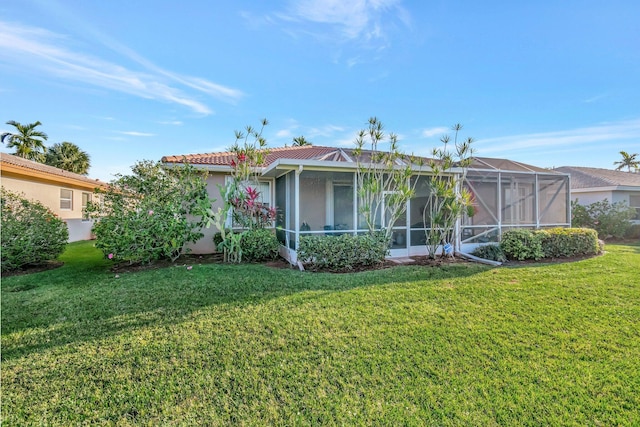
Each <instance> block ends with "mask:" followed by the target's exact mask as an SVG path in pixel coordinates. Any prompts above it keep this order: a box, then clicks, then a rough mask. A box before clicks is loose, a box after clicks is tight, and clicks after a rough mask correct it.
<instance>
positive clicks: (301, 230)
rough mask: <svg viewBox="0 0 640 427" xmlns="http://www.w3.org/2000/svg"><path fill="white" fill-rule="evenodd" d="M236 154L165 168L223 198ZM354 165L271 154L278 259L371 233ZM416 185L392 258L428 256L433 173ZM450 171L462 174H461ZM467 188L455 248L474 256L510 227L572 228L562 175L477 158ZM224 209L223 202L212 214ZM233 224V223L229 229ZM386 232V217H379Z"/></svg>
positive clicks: (265, 193) (302, 149) (265, 196)
mask: <svg viewBox="0 0 640 427" xmlns="http://www.w3.org/2000/svg"><path fill="white" fill-rule="evenodd" d="M234 159H235V155H234V154H233V153H206V154H190V155H185V156H182V155H178V156H165V157H163V158H162V162H163V163H164V164H165V165H167V166H168V167H170V166H172V165H180V164H183V163H188V164H191V165H193V166H195V167H196V168H202V169H206V170H208V171H209V172H210V174H209V178H208V187H207V188H208V191H209V195H210V196H211V197H212V198H217V199H220V193H219V189H218V186H219V185H224V184H225V182H226V179H228V178H226V177H228V176H229V173H230V171H231V166H230V163H231V162H232V160H234ZM356 170H357V162H356V160H355V157H354V153H353V151H352V150H349V149H343V148H336V147H322V146H313V145H311V146H296V147H279V148H272V149H270V150H269V154H268V155H267V157H266V161H265V164H264V165H263V166H262V168H261V170H260V190H261V193H262V202H263V203H265V204H266V205H268V206H276V207H277V210H278V215H277V219H276V223H275V226H276V235H277V237H278V239H279V241H280V243H281V244H282V251H281V254H282V255H283V256H284V257H285V258H287V259H288V260H289V261H291V262H295V261H296V259H297V258H296V248H297V245H298V241H299V238H300V237H301V236H304V235H311V234H322V235H336V234H343V233H358V232H362V231H364V230H365V229H366V226H365V224H364V223H363V222H364V221H363V220H362V218H361V216H360V215H359V213H358V198H357V191H354V190H355V189H357V186H358V183H357V175H356ZM414 171H415V173H414V176H413V178H412V179H416V180H418V182H417V185H416V187H415V188H416V193H415V195H414V197H413V198H412V199H411V200H410V201H409V202H408V203H407V206H406V213H405V214H404V215H403V216H402V217H401V218H400V219H399V220H398V221H397V222H396V223H395V225H394V226H393V237H392V243H391V249H390V255H391V256H394V257H395V256H409V255H425V254H426V253H427V252H426V246H425V240H426V238H425V224H424V221H423V210H424V208H425V205H426V203H427V200H428V195H429V192H428V191H429V190H428V176H429V173H430V169H429V168H428V167H426V166H422V167H420V166H416V167H415V168H414ZM452 173H453V174H454V175H455V174H460V173H461V171H460V170H454V171H452ZM464 185H466V186H467V187H468V188H469V190H470V191H471V192H472V193H473V195H474V210H475V214H474V215H473V216H472V217H469V218H463V219H462V220H461V221H459V223H458V224H457V225H456V230H457V233H456V235H455V236H454V238H453V240H454V241H453V242H451V243H453V244H454V246H455V248H456V249H457V250H461V251H463V252H470V251H472V250H473V249H474V248H475V247H476V246H478V245H481V244H483V243H487V242H497V241H498V240H499V238H500V236H501V235H502V233H503V232H504V231H505V230H508V229H512V228H521V227H523V228H543V227H567V226H569V225H570V218H571V213H570V189H569V176H568V175H567V174H565V173H561V172H557V171H551V170H547V169H542V168H537V167H535V166H530V165H525V164H522V163H518V162H514V161H510V160H506V159H492V158H484V157H476V158H474V159H473V164H472V165H471V167H470V168H469V169H468V173H467V176H466V180H465V183H464ZM221 206H222V202H221V201H220V200H218V201H217V202H216V204H215V205H214V210H217V208H218V207H221ZM229 225H230V224H229ZM380 226H381V227H385V217H384V215H382V217H381V218H380ZM203 232H205V237H204V238H203V239H202V240H200V241H199V242H197V243H196V244H195V245H194V246H192V250H193V251H194V252H195V253H206V252H212V251H213V250H214V246H213V242H212V237H213V234H214V233H215V232H216V230H203Z"/></svg>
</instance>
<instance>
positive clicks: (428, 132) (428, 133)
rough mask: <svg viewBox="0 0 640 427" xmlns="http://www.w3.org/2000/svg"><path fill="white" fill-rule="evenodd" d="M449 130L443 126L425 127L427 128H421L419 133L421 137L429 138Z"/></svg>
mask: <svg viewBox="0 0 640 427" xmlns="http://www.w3.org/2000/svg"><path fill="white" fill-rule="evenodd" d="M449 130H450V129H449V128H448V127H445V126H439V127H433V128H427V129H423V130H422V132H420V135H421V136H422V137H423V138H431V137H432V136H442V135H444V134H446V133H447V132H449Z"/></svg>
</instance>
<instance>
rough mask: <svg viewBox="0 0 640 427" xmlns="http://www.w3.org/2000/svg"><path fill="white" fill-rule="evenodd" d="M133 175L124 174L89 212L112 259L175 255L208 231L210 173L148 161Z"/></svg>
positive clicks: (135, 168) (100, 246)
mask: <svg viewBox="0 0 640 427" xmlns="http://www.w3.org/2000/svg"><path fill="white" fill-rule="evenodd" d="M132 171H133V174H132V175H125V176H122V175H118V177H117V179H116V180H114V181H112V182H111V184H110V186H109V188H108V189H107V190H105V191H100V192H99V193H100V199H101V201H102V202H101V203H91V202H89V204H88V206H87V209H86V212H87V214H88V215H89V216H90V217H91V218H94V219H96V220H97V221H96V223H95V224H94V227H93V232H94V234H95V235H96V247H97V248H98V249H100V250H101V251H102V252H103V254H104V255H105V256H106V257H108V258H109V259H113V260H114V261H119V262H128V263H130V264H134V263H149V262H152V261H155V260H160V259H169V260H171V261H175V260H176V259H177V258H178V257H179V256H180V255H181V254H182V253H184V252H185V251H186V250H187V249H186V248H185V246H186V244H187V243H189V242H196V241H197V240H198V239H200V238H201V237H202V236H203V234H202V233H201V232H200V229H201V228H202V227H204V226H207V225H208V221H209V220H210V219H211V217H212V214H213V212H212V210H211V199H209V197H208V195H207V190H206V182H205V176H204V175H203V173H202V172H199V171H197V170H195V169H194V168H193V167H191V166H185V167H176V168H171V169H165V168H163V167H162V165H161V164H160V163H159V162H150V161H142V162H138V163H137V164H135V165H134V166H133V167H132Z"/></svg>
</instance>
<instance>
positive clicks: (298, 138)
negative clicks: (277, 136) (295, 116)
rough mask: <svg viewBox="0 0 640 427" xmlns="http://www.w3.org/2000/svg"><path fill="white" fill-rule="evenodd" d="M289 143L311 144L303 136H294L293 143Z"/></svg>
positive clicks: (301, 145)
mask: <svg viewBox="0 0 640 427" xmlns="http://www.w3.org/2000/svg"><path fill="white" fill-rule="evenodd" d="M291 145H292V146H293V147H303V146H305V145H313V144H311V142H309V141H307V139H306V138H305V137H304V136H296V137H295V138H293V144H291Z"/></svg>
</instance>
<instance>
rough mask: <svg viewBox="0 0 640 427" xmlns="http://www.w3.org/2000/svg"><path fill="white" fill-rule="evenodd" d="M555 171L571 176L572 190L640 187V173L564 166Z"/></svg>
mask: <svg viewBox="0 0 640 427" xmlns="http://www.w3.org/2000/svg"><path fill="white" fill-rule="evenodd" d="M555 170H557V171H560V172H564V173H569V174H571V188H573V189H577V188H597V187H619V186H625V187H640V173H631V172H623V171H615V170H611V169H600V168H585V167H578V166H562V167H559V168H556V169H555Z"/></svg>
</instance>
